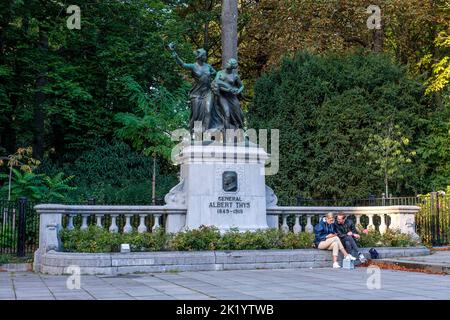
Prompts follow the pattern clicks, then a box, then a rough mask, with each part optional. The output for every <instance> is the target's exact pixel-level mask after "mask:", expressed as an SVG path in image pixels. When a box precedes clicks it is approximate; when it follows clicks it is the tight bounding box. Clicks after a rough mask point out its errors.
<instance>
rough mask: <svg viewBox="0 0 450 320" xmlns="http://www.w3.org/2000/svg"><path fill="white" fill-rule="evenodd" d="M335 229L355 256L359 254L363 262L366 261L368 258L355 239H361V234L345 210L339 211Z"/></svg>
mask: <svg viewBox="0 0 450 320" xmlns="http://www.w3.org/2000/svg"><path fill="white" fill-rule="evenodd" d="M334 229H335V230H336V233H337V235H338V237H339V239H341V242H342V243H343V244H344V246H345V249H346V250H347V251H348V252H350V253H351V254H352V255H354V256H358V258H359V261H361V263H364V262H366V258H365V257H364V255H363V254H362V253H361V252H360V250H359V248H358V245H357V244H356V240H355V239H359V238H360V235H359V234H358V231H357V230H356V228H355V224H354V223H353V221H352V220H351V219H347V217H346V216H345V214H344V213H343V212H339V213H338V214H337V217H336V221H335V222H334Z"/></svg>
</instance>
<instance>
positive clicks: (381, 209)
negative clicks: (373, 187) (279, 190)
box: [267, 206, 420, 237]
mask: <svg viewBox="0 0 450 320" xmlns="http://www.w3.org/2000/svg"><path fill="white" fill-rule="evenodd" d="M419 210H420V207H418V206H370V207H277V206H274V207H270V208H267V215H268V218H267V222H268V224H269V227H270V228H281V230H283V231H285V232H287V231H289V230H290V228H289V225H288V217H289V216H293V217H294V218H293V219H294V224H293V225H292V231H293V232H295V233H299V232H302V231H306V232H310V233H312V232H313V231H314V226H313V217H316V221H317V220H318V218H320V217H323V216H324V215H326V214H327V213H328V212H332V213H334V214H337V213H338V212H344V213H345V214H346V215H348V216H353V217H354V219H355V223H356V225H360V224H361V225H362V222H361V220H362V217H365V218H366V219H365V220H366V223H365V227H366V228H375V227H376V228H377V229H378V230H379V231H380V233H384V232H386V230H387V229H388V228H390V229H399V230H400V231H401V232H403V233H409V234H411V235H413V236H415V237H417V234H416V231H415V215H416V214H417V213H418V212H419ZM375 217H377V218H378V220H379V223H378V224H377V226H375ZM280 220H281V226H280ZM301 221H306V223H303V226H302V223H301Z"/></svg>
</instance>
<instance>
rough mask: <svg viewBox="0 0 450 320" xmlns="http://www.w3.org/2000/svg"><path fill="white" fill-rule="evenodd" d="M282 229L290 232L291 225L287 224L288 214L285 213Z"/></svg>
mask: <svg viewBox="0 0 450 320" xmlns="http://www.w3.org/2000/svg"><path fill="white" fill-rule="evenodd" d="M281 231H283V232H284V233H287V232H289V226H288V225H287V214H285V215H283V224H282V225H281Z"/></svg>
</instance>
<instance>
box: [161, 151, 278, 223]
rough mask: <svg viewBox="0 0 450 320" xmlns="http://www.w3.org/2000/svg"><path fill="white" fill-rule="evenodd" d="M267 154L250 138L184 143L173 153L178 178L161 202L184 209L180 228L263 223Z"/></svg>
mask: <svg viewBox="0 0 450 320" xmlns="http://www.w3.org/2000/svg"><path fill="white" fill-rule="evenodd" d="M267 159H268V154H267V153H266V152H265V151H264V149H263V148H261V147H259V146H257V145H254V144H247V145H246V144H244V143H237V144H219V143H211V144H209V145H208V144H191V145H185V146H184V147H183V148H182V149H181V151H180V153H179V154H178V155H177V157H176V161H177V162H178V163H179V164H180V165H181V174H180V183H179V184H178V185H177V186H175V187H174V188H173V189H172V190H171V191H170V192H169V193H168V194H167V195H166V202H167V203H170V204H171V205H172V206H173V205H177V206H182V207H185V208H186V209H187V213H186V218H185V223H184V229H197V228H199V227H200V226H202V225H206V226H216V227H217V228H218V229H219V230H220V231H221V232H225V231H227V230H230V229H231V228H237V229H238V230H239V231H247V230H251V231H254V230H258V229H267V228H268V224H267V215H266V201H267V200H266V192H269V193H270V192H271V191H272V190H271V189H270V188H268V187H266V185H265V176H264V164H265V161H266V160H267ZM272 194H273V192H272Z"/></svg>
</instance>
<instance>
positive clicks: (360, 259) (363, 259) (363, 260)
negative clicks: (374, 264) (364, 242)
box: [359, 253, 367, 263]
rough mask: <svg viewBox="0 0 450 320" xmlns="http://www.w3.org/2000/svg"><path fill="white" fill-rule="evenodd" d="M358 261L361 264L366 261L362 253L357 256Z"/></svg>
mask: <svg viewBox="0 0 450 320" xmlns="http://www.w3.org/2000/svg"><path fill="white" fill-rule="evenodd" d="M359 261H361V262H362V263H364V262H366V261H367V259H366V257H364V255H363V254H362V253H360V254H359Z"/></svg>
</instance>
